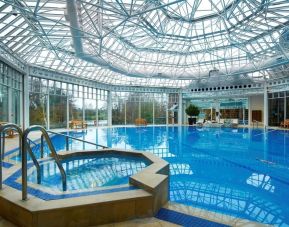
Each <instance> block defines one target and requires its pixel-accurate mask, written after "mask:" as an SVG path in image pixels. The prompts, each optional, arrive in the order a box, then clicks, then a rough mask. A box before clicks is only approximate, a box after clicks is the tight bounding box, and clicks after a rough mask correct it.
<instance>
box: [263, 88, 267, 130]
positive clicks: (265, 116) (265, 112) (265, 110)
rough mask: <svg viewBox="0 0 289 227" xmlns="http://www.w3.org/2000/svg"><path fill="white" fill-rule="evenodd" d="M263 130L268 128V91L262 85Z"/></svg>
mask: <svg viewBox="0 0 289 227" xmlns="http://www.w3.org/2000/svg"><path fill="white" fill-rule="evenodd" d="M263 117H264V128H266V127H267V126H268V89H267V84H266V83H265V84H264V116H263Z"/></svg>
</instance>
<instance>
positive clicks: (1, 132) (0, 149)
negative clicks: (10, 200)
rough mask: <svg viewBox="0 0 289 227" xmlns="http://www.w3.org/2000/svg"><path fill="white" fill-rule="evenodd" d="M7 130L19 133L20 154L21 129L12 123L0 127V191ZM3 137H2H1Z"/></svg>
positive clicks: (20, 146)
mask: <svg viewBox="0 0 289 227" xmlns="http://www.w3.org/2000/svg"><path fill="white" fill-rule="evenodd" d="M7 130H13V131H16V132H18V133H19V153H20V154H22V153H23V152H22V135H23V132H22V129H21V128H20V127H19V126H18V125H16V124H13V123H7V124H3V125H0V155H1V157H0V190H1V189H2V178H3V177H2V160H3V159H4V152H5V133H6V131H7ZM2 136H3V137H2Z"/></svg>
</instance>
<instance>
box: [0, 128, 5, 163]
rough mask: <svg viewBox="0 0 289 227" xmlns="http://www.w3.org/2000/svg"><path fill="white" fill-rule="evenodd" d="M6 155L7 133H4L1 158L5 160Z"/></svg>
mask: <svg viewBox="0 0 289 227" xmlns="http://www.w3.org/2000/svg"><path fill="white" fill-rule="evenodd" d="M4 155H5V133H2V154H1V159H2V160H4Z"/></svg>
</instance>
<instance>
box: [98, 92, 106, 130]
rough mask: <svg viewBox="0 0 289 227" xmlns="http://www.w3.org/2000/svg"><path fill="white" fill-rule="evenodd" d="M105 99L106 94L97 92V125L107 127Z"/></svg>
mask: <svg viewBox="0 0 289 227" xmlns="http://www.w3.org/2000/svg"><path fill="white" fill-rule="evenodd" d="M107 97H108V92H107V91H105V90H97V108H98V125H100V126H102V125H107V122H108V119H107V117H108V115H107Z"/></svg>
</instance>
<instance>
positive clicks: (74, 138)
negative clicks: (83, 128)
mask: <svg viewBox="0 0 289 227" xmlns="http://www.w3.org/2000/svg"><path fill="white" fill-rule="evenodd" d="M47 132H48V133H52V134H55V135H59V136H64V137H65V138H66V150H67V151H68V150H69V147H68V144H69V143H68V139H73V140H77V141H80V142H84V143H88V144H91V145H95V146H96V147H101V148H103V149H105V148H108V147H107V146H104V145H101V144H96V143H93V142H90V141H87V140H83V139H79V138H76V137H73V136H68V135H65V134H62V133H57V132H53V131H47Z"/></svg>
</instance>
